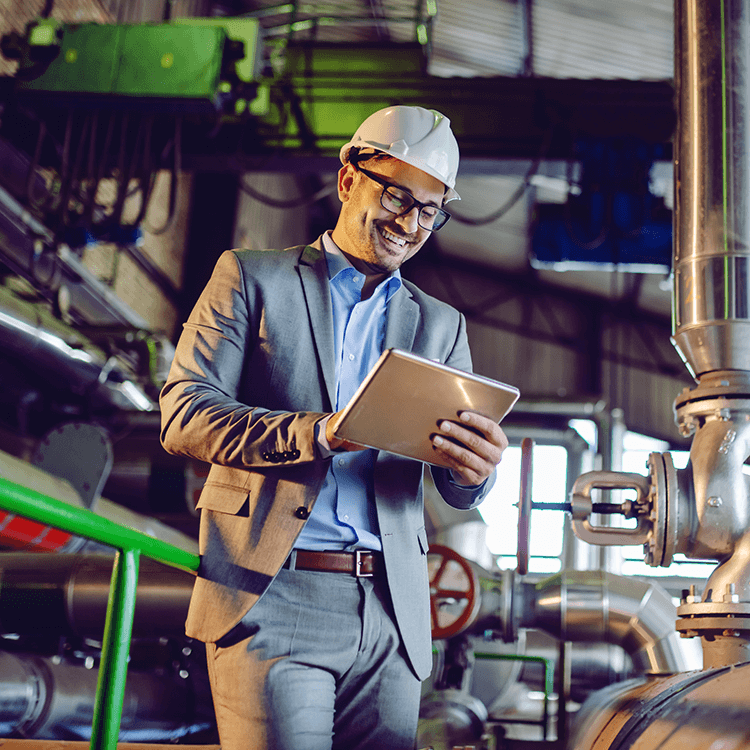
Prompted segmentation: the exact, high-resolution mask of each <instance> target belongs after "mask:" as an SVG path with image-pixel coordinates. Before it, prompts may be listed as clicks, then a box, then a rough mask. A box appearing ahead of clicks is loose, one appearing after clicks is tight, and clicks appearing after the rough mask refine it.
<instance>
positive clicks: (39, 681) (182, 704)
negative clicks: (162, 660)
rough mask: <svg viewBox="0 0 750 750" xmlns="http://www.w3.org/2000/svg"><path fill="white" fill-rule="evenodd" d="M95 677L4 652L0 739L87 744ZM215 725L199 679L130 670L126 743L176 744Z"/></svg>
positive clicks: (123, 730) (0, 666) (122, 734)
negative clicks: (172, 742) (84, 741)
mask: <svg viewBox="0 0 750 750" xmlns="http://www.w3.org/2000/svg"><path fill="white" fill-rule="evenodd" d="M96 679H97V672H96V670H95V669H88V668H86V667H84V666H83V665H82V664H74V663H68V662H60V661H59V660H57V659H52V658H47V657H41V656H36V655H32V654H25V653H17V654H11V653H8V652H2V651H0V736H2V737H13V736H22V737H25V738H29V739H50V740H52V739H54V740H79V741H80V740H88V739H89V737H90V735H91V726H92V720H93V716H94V697H95V690H96ZM204 692H205V695H204ZM212 726H213V716H212V707H211V702H210V697H209V696H208V693H207V689H206V688H204V686H203V684H202V683H201V681H200V680H196V679H195V678H194V677H193V676H191V675H190V674H188V675H187V676H186V677H178V676H176V675H174V674H170V673H169V671H168V670H167V671H166V672H165V673H158V672H154V671H152V672H150V673H148V674H146V673H144V672H139V671H136V670H131V671H130V674H129V675H128V681H127V685H126V688H125V693H124V698H123V702H122V723H121V732H120V739H121V741H123V742H128V741H129V742H138V741H141V742H142V741H144V740H147V741H150V742H157V741H174V740H177V739H179V738H181V737H186V736H190V735H192V734H197V733H199V732H204V731H205V730H206V729H210V728H212Z"/></svg>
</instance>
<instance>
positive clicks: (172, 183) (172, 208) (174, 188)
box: [143, 115, 182, 235]
mask: <svg viewBox="0 0 750 750" xmlns="http://www.w3.org/2000/svg"><path fill="white" fill-rule="evenodd" d="M169 150H170V145H169V144H167V146H166V147H165V149H164V152H163V153H162V161H163V160H164V159H165V158H166V156H167V155H168V153H169ZM171 150H172V152H173V156H172V168H171V170H170V179H169V210H168V214H167V218H166V220H165V221H164V224H162V225H161V226H160V227H150V226H149V225H148V224H147V223H146V222H145V221H144V222H143V226H144V229H146V231H147V232H149V233H150V234H155V235H160V234H164V233H165V232H166V231H167V230H168V229H169V228H170V227H171V226H172V223H173V222H174V219H175V216H176V215H177V197H178V193H179V182H180V172H181V170H182V117H181V116H179V115H178V116H177V117H175V125H174V138H173V140H172V146H171ZM155 177H156V172H154V173H153V174H152V178H153V179H155ZM144 205H145V203H144Z"/></svg>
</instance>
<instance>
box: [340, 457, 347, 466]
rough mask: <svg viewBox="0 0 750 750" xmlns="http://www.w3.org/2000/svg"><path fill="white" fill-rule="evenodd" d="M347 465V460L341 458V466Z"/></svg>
mask: <svg viewBox="0 0 750 750" xmlns="http://www.w3.org/2000/svg"><path fill="white" fill-rule="evenodd" d="M345 463H346V459H345V458H340V459H339V466H343V465H344V464H345Z"/></svg>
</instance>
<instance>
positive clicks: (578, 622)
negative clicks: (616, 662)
mask: <svg viewBox="0 0 750 750" xmlns="http://www.w3.org/2000/svg"><path fill="white" fill-rule="evenodd" d="M524 600H525V606H524V611H522V613H521V614H520V625H521V626H522V627H536V628H540V629H541V630H544V631H546V632H547V633H549V634H550V635H553V636H555V637H556V638H559V639H560V640H563V641H573V642H581V641H587V642H592V643H604V642H606V643H613V644H615V645H618V646H622V648H623V649H624V650H625V651H626V652H627V653H628V655H629V656H630V658H631V659H632V661H633V667H634V668H635V669H636V670H637V671H638V672H642V673H645V674H674V673H675V672H681V671H684V670H685V669H686V668H687V667H686V662H685V657H684V654H683V652H682V650H681V645H680V639H679V636H678V634H677V633H676V631H675V619H676V611H675V606H674V604H673V603H672V600H671V598H670V596H669V594H667V592H666V591H665V590H664V589H663V588H662V587H661V586H659V585H658V584H656V583H653V582H651V583H645V582H643V581H640V580H637V579H635V578H625V577H623V576H618V575H614V574H612V573H606V572H603V571H598V570H586V571H578V570H564V571H562V572H561V573H559V574H557V575H554V576H551V577H550V578H547V579H545V580H544V581H541V582H540V583H539V584H537V586H536V587H535V589H534V593H533V594H531V595H528V596H525V597H524Z"/></svg>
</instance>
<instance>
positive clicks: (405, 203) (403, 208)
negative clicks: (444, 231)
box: [356, 164, 451, 232]
mask: <svg viewBox="0 0 750 750" xmlns="http://www.w3.org/2000/svg"><path fill="white" fill-rule="evenodd" d="M356 167H357V169H358V170H359V171H360V172H362V174H363V175H365V177H369V178H370V179H371V180H372V181H373V182H377V183H378V185H382V186H383V191H382V192H381V193H380V205H381V206H382V207H383V208H384V209H385V210H386V211H390V212H391V213H392V214H396V216H405V215H406V214H408V213H409V211H411V210H412V208H414V206H416V207H417V208H418V209H419V213H418V214H417V224H419V226H420V227H422V229H426V230H427V231H428V232H437V231H438V230H439V229H441V228H442V227H444V226H445V224H446V222H447V221H448V219H450V217H451V215H450V214H449V213H448V212H447V211H443V209H442V208H438V207H437V206H433V205H431V204H429V203H420V202H419V201H418V200H417V199H416V198H415V197H414V196H413V195H411V193H407V192H406V190H401V188H397V187H396V186H395V185H392V184H391V183H390V182H387V181H386V180H384V179H383V178H382V177H381V176H380V175H379V174H376V173H375V172H370V170H369V169H363V168H362V167H360V166H359V165H358V164H357V165H356Z"/></svg>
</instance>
